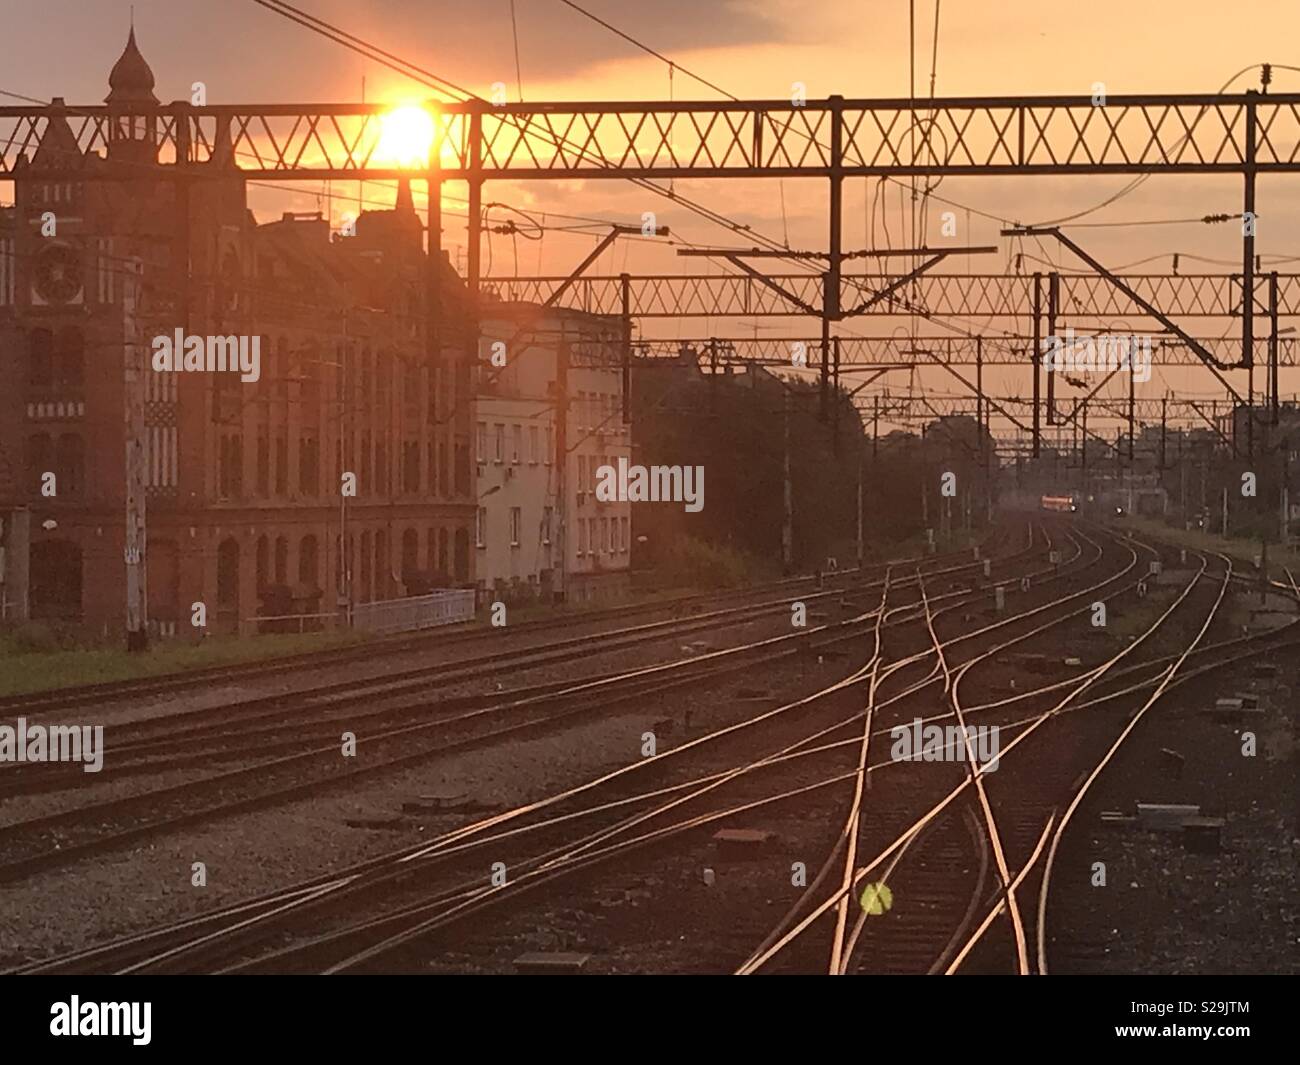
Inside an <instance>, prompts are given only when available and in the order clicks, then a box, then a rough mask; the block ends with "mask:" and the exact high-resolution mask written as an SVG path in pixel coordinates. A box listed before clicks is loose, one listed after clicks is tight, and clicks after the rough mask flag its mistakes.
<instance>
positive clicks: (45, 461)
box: [27, 433, 57, 495]
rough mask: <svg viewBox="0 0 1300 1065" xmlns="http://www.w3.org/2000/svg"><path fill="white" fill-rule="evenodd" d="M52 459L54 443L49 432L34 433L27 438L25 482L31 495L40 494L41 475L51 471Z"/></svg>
mask: <svg viewBox="0 0 1300 1065" xmlns="http://www.w3.org/2000/svg"><path fill="white" fill-rule="evenodd" d="M53 460H54V445H53V442H52V441H51V440H50V437H49V434H47V433H34V434H33V435H32V436H29V437H28V438H27V483H28V487H29V488H30V489H31V492H32V494H33V495H40V493H41V477H42V476H43V475H44V474H45V473H47V472H53V470H54V461H53ZM55 487H56V488H57V482H56V485H55Z"/></svg>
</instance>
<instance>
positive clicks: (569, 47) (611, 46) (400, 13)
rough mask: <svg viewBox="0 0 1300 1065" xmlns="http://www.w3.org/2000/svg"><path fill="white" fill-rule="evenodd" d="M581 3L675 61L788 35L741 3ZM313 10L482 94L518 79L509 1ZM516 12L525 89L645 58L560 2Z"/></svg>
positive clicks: (525, 3) (426, 0) (537, 2)
mask: <svg viewBox="0 0 1300 1065" xmlns="http://www.w3.org/2000/svg"><path fill="white" fill-rule="evenodd" d="M582 6H583V7H584V8H586V9H587V10H588V11H590V12H591V13H592V14H594V15H596V16H598V17H600V18H603V19H605V20H606V21H607V22H609V23H611V24H612V25H614V26H617V27H618V28H619V29H620V30H622V31H623V32H624V33H626V34H627V35H628V36H630V37H634V38H636V39H637V40H639V41H641V42H643V43H644V44H646V45H647V46H649V47H651V48H654V49H655V50H656V51H659V52H661V53H663V54H664V55H667V56H669V57H672V58H678V57H680V56H681V55H682V54H683V53H685V52H687V51H694V50H702V49H712V48H720V47H726V48H737V49H740V48H744V47H745V46H747V45H751V44H759V43H770V42H774V41H779V40H780V39H781V38H782V36H783V30H782V27H781V26H780V25H779V24H778V23H777V22H775V21H773V20H772V19H771V18H770V17H768V16H767V15H765V14H763V13H761V12H760V11H759V10H758V7H757V5H755V4H752V3H749V2H742V0H721V2H716V0H715V2H711V3H701V2H700V0H654V2H653V3H646V2H645V0H589V2H586V0H584V3H583V4H582ZM313 10H314V11H316V12H318V13H319V16H320V17H321V18H324V19H326V20H327V21H330V22H335V23H336V24H337V25H339V26H340V27H341V28H344V29H348V30H349V31H350V32H352V33H355V34H357V35H358V36H361V37H365V38H366V39H367V40H370V41H372V42H374V43H376V44H379V45H380V46H381V47H384V48H386V49H387V50H389V51H392V52H394V53H396V54H399V55H407V56H412V57H414V56H418V57H422V58H423V61H424V64H425V65H427V66H429V68H430V69H432V70H434V71H435V72H436V73H439V74H442V75H444V76H445V77H448V78H450V79H451V80H453V81H458V80H459V81H460V83H462V84H465V83H466V82H467V81H468V82H470V84H467V85H466V87H467V88H471V89H476V91H478V87H479V86H481V85H482V83H483V82H488V83H491V82H493V81H504V82H506V83H507V84H509V85H512V86H513V84H514V81H515V60H514V40H513V34H512V31H511V21H510V0H434V2H430V0H364V2H363V3H357V2H356V0H329V2H328V3H323V4H320V5H319V6H318V7H317V8H315V9H313ZM515 15H516V19H517V22H518V28H519V54H520V66H521V68H522V71H523V76H524V85H525V89H526V88H527V84H528V79H529V78H530V76H531V77H533V78H547V79H549V78H555V77H562V76H566V75H572V74H574V73H576V72H581V71H584V70H592V69H595V68H596V67H598V66H600V65H602V64H604V63H607V62H609V61H610V60H613V59H621V58H625V57H632V56H637V57H641V56H644V55H645V53H644V52H642V51H641V50H640V49H638V48H637V47H636V46H635V45H633V44H630V43H629V42H628V41H625V40H623V39H622V38H620V37H618V36H617V35H615V34H614V33H612V32H610V31H609V30H607V29H605V28H603V27H602V26H599V25H597V24H596V23H595V22H593V21H591V20H590V19H588V18H586V17H584V16H583V15H582V14H580V13H579V12H577V11H575V10H573V9H572V8H570V7H568V6H567V5H566V4H564V3H561V2H560V0H515ZM694 92H695V93H696V94H698V87H696V89H695V90H694ZM688 95H690V94H688Z"/></svg>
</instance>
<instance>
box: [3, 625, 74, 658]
mask: <svg viewBox="0 0 1300 1065" xmlns="http://www.w3.org/2000/svg"><path fill="white" fill-rule="evenodd" d="M64 643H65V641H64V639H63V636H62V635H61V634H60V633H59V632H58V631H57V630H56V629H55V628H54V627H53V626H51V625H48V624H46V623H45V622H43V621H29V622H26V623H25V624H22V625H19V626H18V627H17V628H16V629H14V630H13V632H11V633H10V634H9V644H10V646H11V647H12V648H13V650H14V652H15V653H16V654H32V653H35V654H46V653H48V652H51V651H57V650H59V649H60V648H62V647H63V646H64Z"/></svg>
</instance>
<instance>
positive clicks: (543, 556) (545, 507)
mask: <svg viewBox="0 0 1300 1065" xmlns="http://www.w3.org/2000/svg"><path fill="white" fill-rule="evenodd" d="M481 328H482V334H483V340H482V343H481V347H480V369H479V385H478V390H477V394H476V404H477V425H476V438H475V450H476V459H477V462H478V496H479V503H478V520H477V523H476V536H475V543H476V551H477V556H478V557H477V560H476V566H475V572H476V573H477V575H478V578H479V585H480V587H481V588H483V589H485V590H486V591H488V592H490V593H491V594H492V596H493V598H500V599H503V600H505V601H512V600H513V601H517V600H526V599H529V598H532V597H535V596H541V597H544V598H548V599H549V598H551V596H552V594H553V593H562V594H563V595H564V597H565V598H566V599H567V600H568V601H569V602H576V603H585V602H594V601H599V600H607V599H615V598H619V597H621V596H623V595H624V594H625V593H626V590H627V587H628V584H629V576H628V571H629V559H630V557H631V524H632V523H631V511H630V508H629V504H628V503H625V502H623V503H601V502H597V501H596V498H595V484H596V471H597V470H598V469H599V468H600V466H602V465H605V464H609V465H617V463H618V459H619V456H625V457H627V458H628V459H629V461H630V459H631V427H630V426H629V425H625V424H624V423H623V393H622V389H623V384H622V382H623V376H622V368H621V358H622V353H621V348H620V340H621V331H620V324H619V322H618V321H617V320H613V321H611V320H610V319H605V318H598V317H595V316H592V315H587V314H582V313H579V312H576V311H566V310H560V309H550V308H542V307H539V306H537V305H536V304H521V303H497V304H491V305H489V306H488V307H487V308H485V313H484V317H483V320H482V326H481ZM494 344H495V345H498V346H497V347H496V348H495V351H496V353H497V357H498V359H500V358H501V354H502V352H503V351H506V350H508V351H509V352H510V359H509V364H508V365H506V366H505V367H504V368H500V367H498V366H494V365H493V361H492V360H493V353H494ZM501 344H504V345H505V346H506V347H505V348H502V347H500V346H499V345H501ZM561 376H563V377H564V378H565V379H566V380H567V388H566V391H567V394H568V404H567V408H566V409H567V415H568V416H567V419H565V420H564V421H565V424H564V425H563V426H561V419H560V418H559V410H558V404H559V390H560V386H559V385H558V384H557V381H558V380H559V378H560V377H561ZM562 437H563V439H562ZM562 447H563V449H564V452H565V462H564V466H563V469H564V481H565V483H564V498H563V500H561V497H560V492H561V476H560V470H561V467H560V464H559V453H560V449H561V448H562ZM562 542H563V543H564V544H565V550H564V558H563V562H562V560H561V554H560V550H561V548H560V545H561V543H562Z"/></svg>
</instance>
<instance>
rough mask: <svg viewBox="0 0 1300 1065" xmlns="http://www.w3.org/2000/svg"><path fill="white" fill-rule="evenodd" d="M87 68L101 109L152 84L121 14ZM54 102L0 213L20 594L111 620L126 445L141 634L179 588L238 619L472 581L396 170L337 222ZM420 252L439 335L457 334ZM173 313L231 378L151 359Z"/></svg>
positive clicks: (0, 493) (188, 615) (5, 449)
mask: <svg viewBox="0 0 1300 1065" xmlns="http://www.w3.org/2000/svg"><path fill="white" fill-rule="evenodd" d="M109 84H110V88H111V91H110V93H109V95H108V97H107V102H108V105H109V107H110V109H111V108H112V107H113V106H114V105H115V104H122V105H123V106H131V107H134V108H136V109H138V108H139V107H140V105H142V104H145V105H148V104H150V103H156V102H157V100H156V97H155V96H154V94H153V85H154V79H153V74H152V72H151V71H150V69H149V67H148V65H147V63H146V62H145V60H144V58H143V56H142V55H141V54H140V52H139V50H138V48H137V47H136V44H135V39H134V34H132V36H131V39H130V40H129V42H128V44H127V48H126V51H125V52H124V53H123V55H122V57H121V58H120V59H119V60H118V62H117V64H116V65H115V66H114V67H113V71H112V74H111V75H110V78H109ZM70 120H75V116H71V115H68V114H67V113H66V112H65V109H64V108H63V106H62V104H61V101H57V100H56V101H55V103H54V104H53V105H52V107H51V109H50V120H49V122H48V124H47V125H46V127H45V130H44V135H43V138H42V140H41V142H40V145H39V147H38V148H37V149H36V150H35V152H34V153H33V154H32V156H31V158H30V159H26V160H24V163H23V165H22V166H21V168H20V169H19V170H18V171H17V172H16V174H15V180H14V189H15V205H14V207H13V208H11V209H9V210H7V211H5V212H4V213H3V216H0V368H3V372H4V375H5V380H7V381H9V382H12V383H13V387H10V388H7V389H5V390H4V391H3V393H2V394H0V511H3V510H4V509H5V508H10V509H16V508H20V507H26V508H27V509H28V511H29V519H30V520H29V521H28V522H27V523H26V524H27V528H28V537H29V540H30V548H29V566H28V568H27V569H28V576H27V579H28V589H27V592H28V594H27V596H26V599H27V612H28V613H29V614H30V616H31V617H32V618H36V619H50V620H57V621H62V622H67V623H71V624H76V625H80V626H82V627H84V628H85V629H88V630H90V631H91V632H94V633H103V634H108V633H111V632H114V631H117V630H120V629H121V628H122V627H123V625H124V622H125V616H126V612H125V603H126V600H127V595H128V592H127V569H128V562H127V555H128V554H129V552H128V543H129V539H128V536H127V531H128V529H127V508H128V499H127V496H128V485H129V484H131V483H134V482H133V481H132V480H131V479H129V478H128V476H127V473H126V468H127V460H126V456H127V454H128V447H129V445H130V446H138V448H139V455H140V461H141V463H142V466H143V491H142V495H143V507H142V508H141V507H138V506H137V507H136V508H134V510H133V513H135V514H136V515H137V516H139V517H140V520H142V521H143V529H144V535H143V537H142V538H141V540H142V550H141V552H140V554H141V556H142V566H143V573H144V584H145V588H146V594H145V597H144V598H145V601H146V608H147V615H148V619H149V623H150V630H151V631H152V632H153V633H154V634H155V635H163V636H166V635H171V634H174V633H178V632H189V631H191V630H192V620H193V618H194V617H196V616H199V614H200V612H197V611H196V608H195V604H203V608H204V609H203V611H202V612H201V614H202V615H206V623H207V628H208V629H209V630H211V631H224V632H235V631H243V632H249V631H259V630H263V629H266V628H268V627H271V626H269V625H267V624H266V623H259V622H258V621H257V618H258V617H266V616H268V615H276V616H279V615H286V614H292V615H306V614H322V615H334V614H335V613H336V612H338V611H339V610H340V609H341V608H342V606H343V605H345V604H346V602H348V601H351V602H365V601H369V600H373V599H384V598H392V597H396V596H400V595H403V594H410V593H412V592H416V591H421V590H424V589H425V588H428V587H431V586H447V585H451V584H461V585H470V584H472V583H473V580H474V563H475V557H474V552H473V549H472V546H471V544H472V540H471V537H472V534H473V524H474V515H475V508H474V498H475V487H474V473H475V471H474V467H473V463H472V462H471V458H470V453H471V452H470V448H471V426H472V425H473V421H474V415H473V394H472V389H471V381H472V372H471V363H470V359H469V358H468V357H467V354H466V352H465V350H464V345H461V348H460V350H455V349H454V348H451V347H440V350H437V351H434V350H433V347H434V345H433V343H432V342H431V340H430V324H429V323H430V321H431V318H432V316H431V315H430V313H428V312H429V311H430V310H431V309H430V308H428V307H427V306H426V304H425V303H424V302H423V301H424V295H423V294H424V292H425V291H426V289H427V286H426V284H425V273H426V267H427V260H426V256H425V252H424V249H423V234H422V229H423V227H422V224H421V222H420V219H419V217H418V216H417V215H416V213H415V211H414V207H413V204H412V202H411V197H410V191H409V188H407V187H405V186H403V187H402V188H400V189H399V192H398V197H397V201H396V204H395V206H394V209H393V210H388V211H367V212H364V213H362V214H361V215H360V217H359V218H358V219H357V220H356V223H355V233H354V234H351V233H350V234H349V235H346V236H342V235H340V234H334V233H331V231H330V226H329V222H328V221H327V220H326V219H324V218H322V217H321V216H320V215H319V214H311V215H301V214H285V215H283V216H282V217H281V218H280V219H279V220H278V221H274V222H271V223H268V224H259V223H258V222H257V220H256V219H255V218H254V216H253V214H252V212H251V211H250V210H249V208H248V203H247V195H246V192H247V190H246V187H245V182H244V178H243V177H242V175H241V174H240V172H239V170H238V169H237V168H236V167H235V166H234V165H233V160H232V156H231V153H230V151H229V150H228V149H227V150H224V151H223V150H222V149H221V146H220V145H218V146H217V148H218V150H217V151H216V153H215V156H214V158H213V160H212V162H211V163H205V164H202V165H197V164H191V165H189V166H188V167H186V168H185V171H184V173H178V169H177V168H176V167H175V166H174V165H170V164H168V165H159V159H158V149H157V144H156V136H155V133H156V129H155V126H154V121H153V119H141V118H139V117H130V118H128V117H123V118H122V119H121V120H120V121H117V122H115V123H114V124H113V125H112V136H111V138H110V139H109V142H108V143H107V145H105V146H103V148H102V150H92V151H90V152H84V153H83V152H81V151H79V150H78V147H77V144H76V140H75V138H74V136H73V135H72V132H71V127H70V126H69V121H70ZM439 267H440V269H442V270H443V271H444V278H443V282H442V284H441V288H442V291H443V293H444V297H443V305H442V306H441V307H439V308H436V309H433V310H436V313H437V315H439V316H440V317H441V319H442V321H443V323H444V324H443V327H442V328H441V329H440V330H438V335H440V336H442V337H443V338H446V339H448V340H450V339H452V338H458V337H463V336H464V335H465V332H464V329H463V323H462V322H461V320H459V319H458V318H457V307H458V306H463V302H464V301H463V298H462V297H461V296H460V294H461V293H463V287H462V286H461V285H460V282H459V279H458V278H457V277H456V275H455V273H454V272H453V271H452V270H451V268H450V266H448V265H447V264H446V263H445V262H442V263H440V264H439ZM177 330H179V331H180V332H181V335H182V336H184V337H198V338H200V343H202V338H216V341H217V347H218V348H220V346H221V342H222V338H232V339H236V338H237V339H239V340H241V342H244V343H246V345H247V347H249V348H250V349H251V350H255V351H257V352H258V355H259V358H258V360H257V362H258V366H257V373H256V379H255V380H254V379H250V378H251V377H252V376H253V375H250V374H241V373H239V372H232V371H231V370H221V369H212V368H211V367H210V363H209V365H208V366H206V367H204V368H199V367H198V366H195V367H191V368H189V369H184V370H182V369H177V370H175V371H163V372H160V371H158V370H156V369H155V368H154V366H155V363H154V361H153V356H154V353H155V352H156V351H157V343H156V341H155V338H157V337H172V336H174V335H175V334H176V331H177ZM208 350H209V352H210V351H211V347H210V346H209V349H208ZM178 362H179V359H178ZM139 407H142V408H143V410H142V416H140V412H138V411H137V417H136V418H135V419H134V420H133V419H132V417H131V415H130V411H131V410H132V409H135V408H139ZM141 510H142V511H143V514H142V515H141V514H140V511H141ZM321 620H322V621H324V620H326V619H321ZM298 623H300V624H301V623H304V622H302V621H301V619H300V620H299V622H298ZM306 623H307V624H310V623H311V622H310V621H308V622H306ZM289 624H293V623H292V622H290V623H289ZM281 627H283V626H281Z"/></svg>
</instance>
